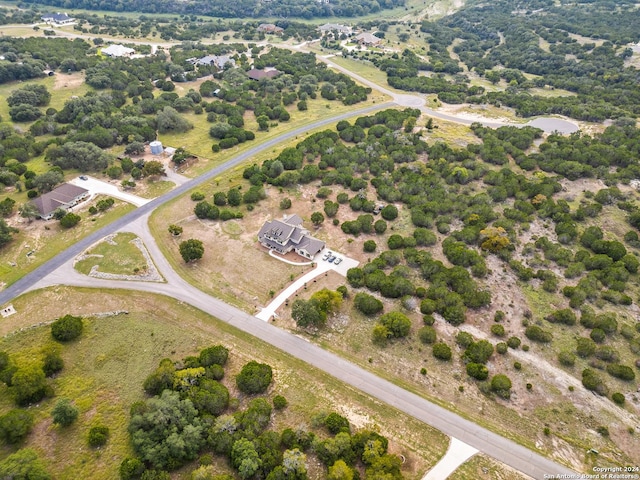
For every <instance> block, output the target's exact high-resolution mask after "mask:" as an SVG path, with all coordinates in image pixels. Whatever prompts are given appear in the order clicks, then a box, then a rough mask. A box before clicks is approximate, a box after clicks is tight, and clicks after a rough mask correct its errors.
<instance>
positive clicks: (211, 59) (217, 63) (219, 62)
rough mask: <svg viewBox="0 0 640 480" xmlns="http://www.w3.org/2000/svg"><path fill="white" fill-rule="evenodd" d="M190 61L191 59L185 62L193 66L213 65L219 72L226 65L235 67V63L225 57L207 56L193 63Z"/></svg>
mask: <svg viewBox="0 0 640 480" xmlns="http://www.w3.org/2000/svg"><path fill="white" fill-rule="evenodd" d="M191 60H192V59H189V60H187V61H188V62H189V61H190V63H193V64H194V65H207V66H210V65H213V66H214V67H217V68H218V69H220V70H222V69H223V68H224V67H225V66H226V65H227V64H230V65H231V66H232V67H235V66H236V62H235V61H234V60H233V59H232V58H230V57H229V56H227V55H207V56H206V57H202V58H198V59H195V60H194V61H191Z"/></svg>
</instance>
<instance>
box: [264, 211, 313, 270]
mask: <svg viewBox="0 0 640 480" xmlns="http://www.w3.org/2000/svg"><path fill="white" fill-rule="evenodd" d="M258 240H259V241H260V243H261V244H262V246H264V247H266V248H268V249H270V250H275V251H276V252H278V253H280V254H281V255H284V254H286V253H289V252H290V251H291V250H294V251H295V252H296V253H297V254H298V255H300V256H301V257H304V258H308V259H310V260H311V259H313V257H315V256H316V255H317V254H318V253H320V252H321V251H322V250H323V249H324V247H325V243H324V242H323V241H322V240H318V239H317V238H314V237H312V236H311V235H309V231H308V230H307V229H305V228H304V227H303V226H302V218H300V217H299V216H298V215H295V214H294V215H290V216H286V215H285V216H284V217H283V218H282V220H277V219H276V220H268V221H266V222H265V224H264V225H263V226H262V228H261V229H260V231H259V232H258Z"/></svg>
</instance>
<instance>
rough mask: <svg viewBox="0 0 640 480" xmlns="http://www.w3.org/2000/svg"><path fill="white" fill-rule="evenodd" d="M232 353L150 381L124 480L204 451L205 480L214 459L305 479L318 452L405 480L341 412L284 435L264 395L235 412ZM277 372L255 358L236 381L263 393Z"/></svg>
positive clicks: (380, 440) (134, 414) (173, 367)
mask: <svg viewBox="0 0 640 480" xmlns="http://www.w3.org/2000/svg"><path fill="white" fill-rule="evenodd" d="M228 355H229V352H228V350H227V349H226V348H225V347H223V346H221V345H216V346H212V347H208V348H205V349H204V350H202V351H201V352H200V353H199V355H198V356H190V357H186V358H184V359H183V360H182V361H181V362H173V361H172V360H170V359H164V360H162V361H161V362H160V365H159V366H158V368H157V369H156V371H155V372H154V373H152V374H151V375H150V376H149V377H148V378H147V380H146V381H145V390H146V391H147V393H148V394H150V395H153V396H152V397H151V398H149V399H147V400H145V401H143V402H137V403H135V404H133V405H132V407H131V420H130V423H129V434H130V438H131V443H132V445H133V447H134V451H135V453H136V457H135V458H131V457H130V458H126V459H124V460H123V462H122V464H121V465H120V477H121V478H122V479H136V478H141V476H142V478H165V477H164V476H162V475H167V473H166V472H167V471H171V470H175V469H177V468H179V467H181V466H182V465H183V464H185V463H187V462H189V461H191V460H193V459H195V458H197V457H198V455H202V454H205V455H204V456H207V457H212V458H211V459H210V460H209V461H208V462H207V463H205V462H201V465H202V466H201V467H199V468H197V469H196V470H195V471H194V472H193V478H209V477H208V476H200V475H201V474H202V475H206V474H209V473H211V470H210V468H211V467H210V464H211V461H215V459H217V458H220V459H226V461H228V464H229V465H231V467H232V468H233V469H234V471H235V472H236V473H237V474H238V476H239V477H240V478H242V479H249V478H254V477H260V478H270V479H291V480H305V479H306V478H307V456H310V455H313V456H314V457H315V458H317V459H318V460H319V461H320V462H321V464H322V465H324V467H325V468H327V469H328V471H329V472H334V474H337V473H338V472H342V473H344V474H348V475H349V476H350V477H352V476H353V475H354V473H355V472H356V471H357V469H365V471H366V472H367V475H372V476H380V477H385V478H392V479H400V478H402V475H401V473H400V466H401V461H400V458H399V457H397V456H396V455H392V454H389V453H388V452H387V448H388V441H387V439H386V438H384V437H383V436H381V435H379V434H377V433H374V432H371V431H367V430H364V431H359V432H353V431H352V428H351V425H350V424H349V421H348V420H347V419H346V418H344V417H343V416H341V415H339V414H337V413H331V412H330V413H323V414H319V415H318V417H317V419H314V424H316V423H317V428H318V429H319V431H318V432H317V433H316V432H312V431H306V430H304V429H302V428H298V429H297V430H294V429H291V428H285V429H283V430H282V431H280V432H279V431H275V430H272V429H270V428H269V427H270V426H271V425H273V422H272V417H273V415H274V411H273V408H272V406H271V404H270V402H268V401H267V400H266V399H265V398H264V397H259V396H258V397H253V398H251V400H249V401H248V402H247V403H246V405H245V406H244V407H243V408H238V407H237V406H236V407H233V409H231V410H230V409H229V408H228V407H229V400H230V399H229V392H228V390H227V389H226V387H224V385H222V383H220V382H219V380H221V379H222V378H223V376H224V373H225V371H224V366H225V365H226V363H227V359H228ZM272 375H273V372H272V369H271V367H270V366H269V365H266V364H261V363H258V362H256V361H250V362H248V363H247V364H245V365H244V366H243V368H242V370H241V371H240V373H239V374H238V375H237V376H236V383H237V386H238V388H239V389H240V390H241V391H242V392H243V393H248V394H252V395H256V394H259V393H262V392H264V391H265V389H266V388H267V387H268V386H269V385H270V384H271V382H272ZM273 405H274V407H276V413H275V415H277V411H278V410H282V409H284V408H286V407H287V400H286V398H284V397H282V396H281V395H276V396H275V397H274V398H273ZM160 419H162V421H160ZM0 424H1V422H0ZM211 454H213V455H215V457H213V456H212V455H211ZM204 456H202V457H201V458H204ZM151 475H156V476H151ZM158 475H160V476H158ZM336 478H337V477H336ZM340 478H342V477H340Z"/></svg>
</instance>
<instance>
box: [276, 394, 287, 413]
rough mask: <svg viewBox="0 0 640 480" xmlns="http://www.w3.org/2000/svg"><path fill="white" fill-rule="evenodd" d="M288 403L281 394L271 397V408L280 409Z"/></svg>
mask: <svg viewBox="0 0 640 480" xmlns="http://www.w3.org/2000/svg"><path fill="white" fill-rule="evenodd" d="M287 405H288V402H287V399H286V398H284V397H283V396H282V395H276V396H275V397H273V408H275V409H276V410H282V409H283V408H285V407H286V406H287Z"/></svg>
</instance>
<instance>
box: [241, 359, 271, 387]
mask: <svg viewBox="0 0 640 480" xmlns="http://www.w3.org/2000/svg"><path fill="white" fill-rule="evenodd" d="M272 378H273V371H272V370H271V367H270V366H269V365H267V364H265V363H258V362H256V361H255V360H252V361H251V362H249V363H247V364H246V365H245V366H244V367H242V370H241V371H240V373H239V374H238V375H236V385H237V386H238V389H239V390H240V391H241V392H243V393H247V394H255V393H263V392H264V391H265V390H266V389H267V388H268V387H269V385H270V384H271V379H272Z"/></svg>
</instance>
